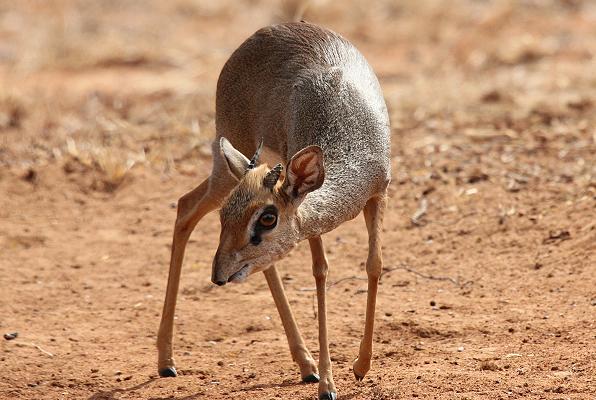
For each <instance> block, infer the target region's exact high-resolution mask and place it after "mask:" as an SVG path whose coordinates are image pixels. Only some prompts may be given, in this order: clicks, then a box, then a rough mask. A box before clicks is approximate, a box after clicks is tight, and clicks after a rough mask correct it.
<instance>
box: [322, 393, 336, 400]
mask: <svg viewBox="0 0 596 400" xmlns="http://www.w3.org/2000/svg"><path fill="white" fill-rule="evenodd" d="M319 400H337V393H335V392H327V393H323V394H322V395H320V396H319Z"/></svg>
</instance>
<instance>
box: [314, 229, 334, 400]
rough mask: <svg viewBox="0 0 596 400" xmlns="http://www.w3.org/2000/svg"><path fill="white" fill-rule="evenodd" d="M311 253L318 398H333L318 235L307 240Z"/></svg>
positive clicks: (322, 258) (325, 267) (324, 274)
mask: <svg viewBox="0 0 596 400" xmlns="http://www.w3.org/2000/svg"><path fill="white" fill-rule="evenodd" d="M308 243H309V244H310V252H311V254H312V272H313V275H314V276H315V282H316V284H317V305H318V310H319V372H320V376H321V379H320V381H319V399H320V400H323V399H328V400H335V399H337V391H336V390H335V383H333V374H332V372H331V357H330V355H329V342H328V341H327V305H326V304H325V292H326V291H327V286H326V285H327V270H328V269H329V267H328V265H327V258H326V257H325V250H324V249H323V241H322V240H321V237H320V236H317V237H316V238H312V239H309V240H308Z"/></svg>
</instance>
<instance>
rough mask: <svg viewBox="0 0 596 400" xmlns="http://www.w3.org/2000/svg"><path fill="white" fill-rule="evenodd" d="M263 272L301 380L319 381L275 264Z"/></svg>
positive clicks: (315, 367)
mask: <svg viewBox="0 0 596 400" xmlns="http://www.w3.org/2000/svg"><path fill="white" fill-rule="evenodd" d="M264 274H265V278H266V279H267V284H268V285H269V289H270V290H271V295H272V296H273V300H274V301H275V306H276V307H277V311H278V312H279V316H280V317H281V323H282V325H283V327H284V330H285V331H286V336H287V338H288V344H289V345H290V353H292V359H293V360H294V361H296V363H297V364H298V366H299V367H300V375H301V376H302V381H304V382H307V383H316V382H318V381H319V375H318V372H317V366H316V365H315V361H314V360H313V358H312V355H311V354H310V352H309V351H308V349H307V348H306V345H305V344H304V340H303V339H302V335H301V334H300V330H299V329H298V325H297V324H296V320H295V319H294V315H293V314H292V309H291V308H290V303H289V302H288V298H287V297H286V293H285V291H284V287H283V284H282V282H281V279H280V277H279V274H278V273H277V269H276V268H275V265H272V266H271V267H269V268H268V269H266V270H265V271H264Z"/></svg>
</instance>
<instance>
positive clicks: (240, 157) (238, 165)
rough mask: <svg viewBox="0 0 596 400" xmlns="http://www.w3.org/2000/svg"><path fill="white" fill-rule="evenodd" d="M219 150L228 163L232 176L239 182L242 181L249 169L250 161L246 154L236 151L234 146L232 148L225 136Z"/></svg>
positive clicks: (220, 142) (220, 141)
mask: <svg viewBox="0 0 596 400" xmlns="http://www.w3.org/2000/svg"><path fill="white" fill-rule="evenodd" d="M219 148H220V149H221V152H222V154H223V156H224V158H225V159H226V161H227V163H228V168H229V169H230V172H231V173H232V175H233V176H234V177H236V179H238V180H240V179H242V177H243V176H244V174H245V173H246V170H247V169H248V164H250V160H249V159H248V158H246V157H245V156H244V154H242V153H240V152H239V151H238V150H236V149H235V148H234V146H232V143H230V142H229V141H228V139H226V138H225V137H223V136H222V138H221V139H220V140H219Z"/></svg>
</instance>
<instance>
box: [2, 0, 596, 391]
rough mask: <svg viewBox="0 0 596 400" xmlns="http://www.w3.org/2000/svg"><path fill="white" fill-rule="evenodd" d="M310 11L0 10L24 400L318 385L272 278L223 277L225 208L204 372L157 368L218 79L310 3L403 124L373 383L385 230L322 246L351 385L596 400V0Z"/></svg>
mask: <svg viewBox="0 0 596 400" xmlns="http://www.w3.org/2000/svg"><path fill="white" fill-rule="evenodd" d="M304 4H305V2H301V1H292V2H284V5H283V6H280V5H279V3H278V2H274V1H272V0H271V1H269V0H265V1H259V2H255V1H232V0H229V1H228V0H225V1H218V2H207V1H190V0H175V1H168V2H161V1H144V2H142V3H141V2H123V3H122V4H120V3H119V4H118V6H116V5H115V3H113V2H95V3H89V2H79V1H73V0H65V1H60V2H52V4H51V5H50V4H49V3H48V4H46V3H43V2H6V1H0V288H1V290H0V332H1V333H3V334H10V333H14V332H18V336H17V337H16V338H14V339H11V340H5V339H0V371H2V372H0V398H6V399H15V398H19V399H20V398H22V399H40V398H43V399H64V398H68V399H72V398H77V399H79V398H84V399H96V400H98V399H139V398H146V399H202V398H205V399H229V398H234V399H254V398H263V399H273V398H291V399H311V398H315V397H316V396H315V394H316V386H313V385H304V384H300V383H299V371H298V369H297V367H296V366H295V365H294V363H293V362H292V360H291V357H290V354H289V351H288V348H287V343H286V339H285V335H284V332H283V328H282V325H281V322H280V320H279V317H278V315H277V312H276V310H275V306H274V304H273V301H272V299H271V296H270V294H269V291H268V288H267V284H266V282H265V280H264V279H263V278H262V277H260V276H253V277H251V279H249V281H248V282H247V283H245V284H243V285H231V286H230V285H227V286H225V287H223V288H219V287H214V286H213V285H212V284H211V283H210V267H211V261H212V257H213V254H214V252H215V249H216V247H217V241H218V236H219V222H218V218H217V216H216V215H208V216H207V217H205V218H204V220H203V221H201V223H200V224H199V226H198V227H197V229H196V231H195V232H194V234H193V236H192V238H191V240H190V243H189V246H188V250H187V255H186V260H185V264H184V268H183V275H182V281H181V287H180V294H179V301H178V309H177V320H176V326H175V331H176V333H175V338H174V350H175V357H176V361H177V365H178V370H179V372H180V376H179V377H178V378H176V379H159V378H157V371H156V357H157V351H156V348H155V340H156V333H157V328H158V325H159V319H160V314H161V308H162V301H163V296H164V294H165V286H166V281H167V273H168V263H169V250H170V242H171V235H172V228H173V223H174V218H175V214H176V209H175V204H176V200H177V198H178V197H180V196H181V195H182V194H184V193H185V192H187V191H189V190H191V189H192V188H194V187H195V186H196V185H198V184H199V183H200V182H201V181H202V180H203V179H205V178H206V176H207V174H208V173H209V171H210V147H209V143H210V140H211V139H212V137H213V132H214V121H213V118H214V94H215V84H216V80H217V76H218V74H219V71H220V69H221V67H222V66H223V63H224V62H225V61H226V59H227V57H228V56H229V55H230V54H231V52H232V51H233V50H234V49H235V48H236V47H237V46H238V45H239V44H240V43H241V42H242V41H243V40H244V39H245V38H246V37H248V36H249V35H250V34H251V33H252V32H254V31H255V30H257V29H258V28H260V27H261V26H264V25H267V24H270V23H273V22H277V21H280V20H285V19H288V18H290V17H295V18H298V19H300V18H304V19H306V20H309V21H312V22H316V23H320V24H323V25H326V26H328V27H330V28H332V29H334V30H336V31H338V32H340V33H342V34H343V35H344V36H346V37H347V38H348V39H350V40H351V41H353V42H354V43H355V44H356V46H357V47H358V48H359V49H360V50H361V51H362V52H363V53H364V54H365V56H366V57H367V58H368V59H369V60H370V62H371V65H372V66H373V68H374V69H375V71H377V73H378V76H379V78H380V82H381V86H382V87H383V91H384V94H385V97H386V100H387V104H388V107H389V111H390V115H391V123H392V133H393V137H392V140H393V142H392V143H393V144H392V146H393V149H392V155H393V181H392V183H391V186H390V189H389V190H390V196H391V199H390V202H389V205H388V210H387V215H386V220H385V229H384V260H385V269H384V273H383V277H382V281H381V286H380V290H379V297H378V303H377V318H376V329H375V336H374V337H375V347H374V357H373V366H372V369H371V371H370V372H369V374H368V376H367V377H366V378H365V379H364V380H363V381H362V382H356V381H354V378H353V375H352V371H351V364H352V361H353V359H354V358H355V356H356V354H357V350H358V345H359V341H360V338H361V335H362V330H363V324H364V312H365V302H366V294H365V293H366V282H365V280H363V279H362V278H364V277H365V276H366V274H365V271H364V261H365V259H366V251H367V249H366V243H367V235H366V229H365V226H364V221H363V219H362V218H360V217H359V218H357V219H356V220H354V221H350V222H349V223H346V224H344V225H343V226H341V227H340V228H338V229H337V230H336V231H333V232H331V233H329V234H327V235H325V237H324V243H325V246H326V250H327V253H328V258H329V263H330V278H329V279H330V289H329V292H328V307H329V311H328V313H329V337H330V342H331V343H330V348H331V354H332V360H333V368H334V375H335V382H336V385H337V388H338V390H339V394H340V399H375V400H380V399H401V398H403V399H411V398H424V399H426V398H428V399H508V398H537V399H538V398H546V399H587V398H590V396H593V395H594V393H596V383H595V381H594V378H593V377H594V376H596V359H595V355H594V348H595V347H596V336H595V334H594V332H595V331H596V326H595V323H596V322H595V318H594V316H595V315H596V291H595V288H596V273H595V268H596V221H595V218H594V216H595V215H596V130H595V129H596V128H595V127H596V112H594V111H595V108H594V104H596V82H595V80H594V60H595V59H596V5H595V4H594V3H593V2H590V1H579V0H574V1H559V0H549V1H543V2H535V1H532V2H479V1H472V0H458V1H455V2H434V1H419V2H392V1H384V0H379V1H373V2H366V3H364V2H357V1H355V0H354V1H352V0H350V1H346V2H325V1H312V2H310V5H309V6H308V7H307V8H304V7H303V5H304ZM157 27H159V30H158V29H157ZM590 39H592V40H590ZM307 260H310V255H309V250H308V246H307V245H304V244H301V245H300V246H299V247H298V248H297V249H296V250H295V251H294V253H293V255H292V256H291V257H289V258H288V259H287V260H284V261H283V262H280V263H279V265H278V268H279V269H280V274H281V276H283V281H284V285H285V287H286V290H287V292H288V297H289V298H290V302H291V304H292V307H293V309H294V312H295V316H296V319H297V320H298V323H299V325H300V327H301V330H302V333H303V336H304V338H305V340H306V343H307V345H308V347H309V349H310V350H311V352H312V353H313V355H314V356H315V358H316V357H317V356H318V342H317V323H316V316H315V315H314V306H313V305H314V304H315V303H314V301H313V299H314V298H313V296H314V292H313V290H312V289H313V288H314V281H313V278H312V272H311V267H310V263H309V262H308V261H307Z"/></svg>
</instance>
